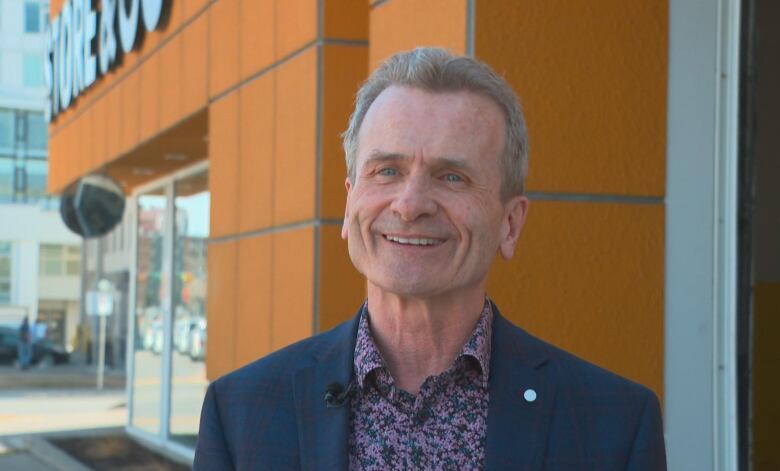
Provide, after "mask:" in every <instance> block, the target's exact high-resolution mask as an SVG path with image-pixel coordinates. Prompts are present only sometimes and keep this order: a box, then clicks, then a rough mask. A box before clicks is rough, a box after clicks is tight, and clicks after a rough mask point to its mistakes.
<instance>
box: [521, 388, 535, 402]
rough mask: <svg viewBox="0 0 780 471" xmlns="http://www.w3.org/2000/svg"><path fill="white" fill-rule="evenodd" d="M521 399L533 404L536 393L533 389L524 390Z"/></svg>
mask: <svg viewBox="0 0 780 471" xmlns="http://www.w3.org/2000/svg"><path fill="white" fill-rule="evenodd" d="M523 398H524V399H525V400H526V401H528V402H534V401H535V400H536V391H534V390H533V389H526V390H525V392H524V393H523Z"/></svg>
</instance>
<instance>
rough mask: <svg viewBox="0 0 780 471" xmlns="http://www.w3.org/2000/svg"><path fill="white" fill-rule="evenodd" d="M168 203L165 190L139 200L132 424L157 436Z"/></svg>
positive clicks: (148, 194) (160, 391)
mask: <svg viewBox="0 0 780 471" xmlns="http://www.w3.org/2000/svg"><path fill="white" fill-rule="evenodd" d="M166 204H167V199H166V196H165V192H164V190H163V189H160V190H156V191H152V192H149V193H145V194H142V195H140V196H139V197H138V233H137V237H138V242H137V250H138V252H137V253H138V258H137V260H136V267H137V268H136V272H137V275H136V300H135V319H134V320H135V338H134V346H135V349H134V375H133V395H132V401H133V405H132V417H131V423H132V425H134V426H135V427H137V428H139V429H141V430H144V431H146V432H150V433H153V434H158V433H160V432H159V431H160V423H161V420H160V414H161V408H160V403H161V394H162V389H161V384H162V383H161V380H162V352H163V340H164V334H163V324H164V312H165V311H164V307H165V304H164V302H165V297H166V296H167V293H166V291H167V290H166V286H167V281H166V280H167V276H166V273H165V270H164V263H163V261H164V258H163V247H164V246H163V241H164V235H165V207H166Z"/></svg>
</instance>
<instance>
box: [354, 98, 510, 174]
mask: <svg viewBox="0 0 780 471" xmlns="http://www.w3.org/2000/svg"><path fill="white" fill-rule="evenodd" d="M504 127H505V123H504V117H503V113H502V111H501V109H500V108H499V107H498V105H497V104H495V103H494V102H493V101H492V100H491V99H490V98H487V97H485V96H482V95H480V94H477V93H474V92H470V91H455V92H429V91H425V90H422V89H418V88H411V87H400V86H392V87H389V88H387V89H386V90H384V91H383V92H382V93H381V94H380V95H379V96H378V97H377V98H376V100H375V101H374V103H372V105H371V107H370V108H369V110H368V112H367V113H366V116H365V118H364V120H363V123H362V126H361V129H360V133H359V135H358V165H360V162H361V161H362V160H364V159H365V158H366V156H367V155H368V154H370V153H375V152H377V151H379V152H385V153H392V154H399V155H423V156H431V157H437V158H439V157H443V156H455V155H462V156H466V157H484V156H497V155H498V154H499V153H500V151H501V149H503V144H504Z"/></svg>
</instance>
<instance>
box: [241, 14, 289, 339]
mask: <svg viewBox="0 0 780 471" xmlns="http://www.w3.org/2000/svg"><path fill="white" fill-rule="evenodd" d="M273 19H274V22H273V25H274V26H273V27H274V34H273V36H272V39H271V41H272V42H273V44H272V46H273V51H274V57H276V47H277V41H276V37H277V33H278V31H277V30H276V28H277V26H278V24H279V23H278V20H279V18H278V17H277V11H276V2H274V3H273ZM267 72H272V73H273V75H272V76H271V79H272V80H271V83H272V89H273V97H274V102H273V108H271V126H272V129H271V176H272V178H271V227H270V228H268V230H267V231H266V232H263V231H258V233H257V234H256V235H258V236H259V235H263V234H264V233H268V234H271V240H270V241H268V243H269V245H270V246H271V253H270V256H269V259H270V260H269V261H268V263H269V266H270V272H271V276H270V277H269V278H270V280H271V281H270V286H269V293H271V299H270V300H269V302H268V304H269V309H270V310H269V313H268V333H267V335H268V349H269V350H270V351H273V350H274V318H275V317H276V312H275V309H276V302H275V298H276V297H275V296H274V294H275V292H276V275H277V273H276V237H274V236H273V234H275V233H276V232H281V231H274V228H275V227H277V226H276V177H275V175H276V158H277V155H276V140H277V139H276V131H277V129H278V127H277V109H278V106H279V96H278V92H279V87H278V83H277V82H278V75H279V74H277V73H275V71H274V69H273V68H271V69H269V70H268V71H267ZM258 77H260V75H256V76H255V77H254V78H258ZM248 79H251V77H248ZM280 228H282V230H284V229H283V228H284V226H280Z"/></svg>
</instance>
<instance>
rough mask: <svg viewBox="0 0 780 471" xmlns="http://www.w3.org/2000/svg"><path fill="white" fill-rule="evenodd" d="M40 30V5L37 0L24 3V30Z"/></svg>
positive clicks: (28, 31)
mask: <svg viewBox="0 0 780 471" xmlns="http://www.w3.org/2000/svg"><path fill="white" fill-rule="evenodd" d="M40 31H41V6H40V5H39V4H38V2H25V3H24V32H25V33H38V32H40Z"/></svg>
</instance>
